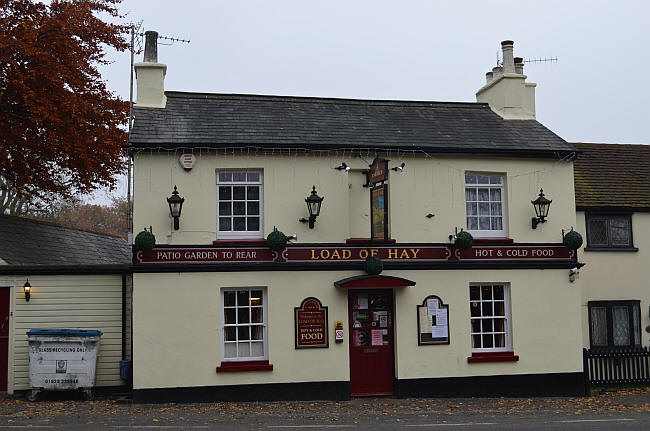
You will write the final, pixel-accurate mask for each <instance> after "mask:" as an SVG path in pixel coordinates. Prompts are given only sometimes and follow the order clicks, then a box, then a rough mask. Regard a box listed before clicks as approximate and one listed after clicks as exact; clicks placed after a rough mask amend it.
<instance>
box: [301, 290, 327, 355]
mask: <svg viewBox="0 0 650 431" xmlns="http://www.w3.org/2000/svg"><path fill="white" fill-rule="evenodd" d="M294 319H295V337H296V349H305V348H318V347H321V348H327V347H329V337H328V333H327V329H328V319H327V307H324V306H323V305H322V304H321V302H320V301H319V300H318V299H316V298H313V297H309V298H305V299H304V300H303V301H302V303H301V304H300V307H295V308H294Z"/></svg>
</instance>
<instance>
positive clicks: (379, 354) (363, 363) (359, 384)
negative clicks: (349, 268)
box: [348, 289, 396, 397]
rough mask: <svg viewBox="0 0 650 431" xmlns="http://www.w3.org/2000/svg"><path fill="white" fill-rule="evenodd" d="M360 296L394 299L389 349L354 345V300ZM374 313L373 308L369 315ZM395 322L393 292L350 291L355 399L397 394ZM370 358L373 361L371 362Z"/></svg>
mask: <svg viewBox="0 0 650 431" xmlns="http://www.w3.org/2000/svg"><path fill="white" fill-rule="evenodd" d="M358 294H367V295H368V298H370V296H371V295H373V294H374V295H387V296H388V298H390V306H389V307H388V310H387V311H389V312H390V313H391V316H390V318H389V319H388V320H389V324H388V328H386V329H387V330H388V346H372V345H367V346H364V347H357V346H355V345H354V344H355V338H354V337H355V328H354V327H353V323H354V319H353V312H354V311H355V310H353V303H352V298H353V297H356V295H358ZM371 310H372V308H371V307H370V305H369V306H368V310H367V313H368V314H370V313H371V312H372V311H371ZM369 317H370V316H369ZM395 320H396V319H395V292H394V291H393V289H367V290H366V289H363V290H361V289H350V290H349V291H348V325H349V331H348V333H349V342H348V346H349V352H350V392H351V396H353V397H373V396H389V395H393V394H394V393H395V330H394V328H395ZM364 328H365V326H364ZM370 328H371V327H370ZM370 328H369V329H370ZM377 329H381V328H380V327H377ZM369 332H370V331H369ZM366 355H373V356H366ZM375 355H376V356H375ZM366 358H368V359H370V361H368V360H367V359H366ZM388 368H390V369H388ZM376 376H379V378H374V377H376Z"/></svg>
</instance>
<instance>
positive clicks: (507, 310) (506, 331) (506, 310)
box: [469, 282, 512, 353]
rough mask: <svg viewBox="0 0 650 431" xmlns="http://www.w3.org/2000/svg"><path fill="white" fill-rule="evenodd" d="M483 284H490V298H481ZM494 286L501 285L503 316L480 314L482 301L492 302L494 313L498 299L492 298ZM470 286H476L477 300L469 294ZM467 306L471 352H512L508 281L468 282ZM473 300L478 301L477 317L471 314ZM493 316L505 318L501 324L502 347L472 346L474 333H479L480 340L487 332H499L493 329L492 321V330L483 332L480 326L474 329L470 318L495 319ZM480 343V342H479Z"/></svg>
mask: <svg viewBox="0 0 650 431" xmlns="http://www.w3.org/2000/svg"><path fill="white" fill-rule="evenodd" d="M483 286H490V287H491V289H492V299H487V300H483V289H482V288H483ZM494 286H503V313H504V315H503V316H494V315H492V316H482V314H483V303H485V302H490V303H492V304H493V305H492V314H494V303H495V302H497V301H500V300H495V299H494ZM472 287H478V288H479V295H480V296H479V300H478V301H477V300H474V299H472V295H471V289H472ZM469 293H470V295H469V307H470V313H469V314H470V322H469V328H470V346H472V352H473V353H487V352H512V322H511V316H512V313H511V310H510V284H509V283H502V282H494V283H487V282H486V283H470V285H469ZM473 302H478V303H479V304H478V308H479V310H480V312H481V316H479V317H474V316H472V312H471V309H472V306H473V304H472V303H473ZM495 318H503V319H505V321H504V324H503V331H504V338H505V343H504V347H481V348H478V347H474V346H473V338H474V336H475V335H480V336H481V340H482V339H483V335H487V334H495V333H501V332H500V331H495V330H494V323H493V324H492V331H491V332H489V331H486V332H483V330H482V326H481V330H480V331H479V332H475V331H474V327H473V325H472V320H481V321H483V320H488V319H495ZM481 344H482V342H481Z"/></svg>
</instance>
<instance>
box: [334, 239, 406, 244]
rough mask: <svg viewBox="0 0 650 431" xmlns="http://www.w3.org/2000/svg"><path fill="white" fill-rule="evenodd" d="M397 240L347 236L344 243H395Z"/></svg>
mask: <svg viewBox="0 0 650 431" xmlns="http://www.w3.org/2000/svg"><path fill="white" fill-rule="evenodd" d="M396 242H397V240H394V239H392V238H389V239H375V240H372V239H370V238H348V239H346V240H345V243H346V244H395V243H396Z"/></svg>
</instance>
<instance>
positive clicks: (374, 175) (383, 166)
mask: <svg viewBox="0 0 650 431" xmlns="http://www.w3.org/2000/svg"><path fill="white" fill-rule="evenodd" d="M368 180H369V182H370V183H371V184H377V183H381V182H384V181H386V180H388V160H386V159H382V158H376V159H375V160H373V161H372V164H371V165H370V172H369V173H368Z"/></svg>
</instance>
